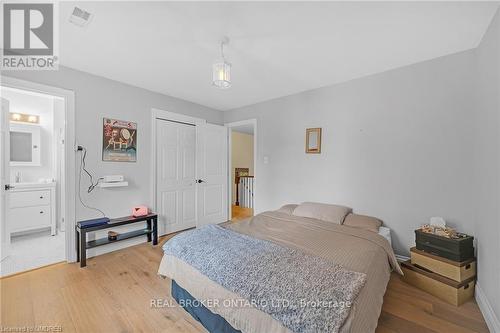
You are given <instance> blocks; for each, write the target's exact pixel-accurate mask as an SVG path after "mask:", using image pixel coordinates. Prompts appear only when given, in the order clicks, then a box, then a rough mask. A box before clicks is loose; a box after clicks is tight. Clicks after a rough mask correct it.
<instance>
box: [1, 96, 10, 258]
mask: <svg viewBox="0 0 500 333" xmlns="http://www.w3.org/2000/svg"><path fill="white" fill-rule="evenodd" d="M9 140H10V132H9V101H7V100H6V99H3V98H2V112H1V113H0V186H1V188H0V243H1V244H0V260H3V259H4V258H5V257H6V256H8V254H9V249H10V234H9V233H8V228H7V188H6V185H8V184H9V182H10V174H9V168H10V165H9V163H10V144H9Z"/></svg>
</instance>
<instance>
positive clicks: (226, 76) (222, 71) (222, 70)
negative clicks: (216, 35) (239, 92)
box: [212, 37, 231, 89]
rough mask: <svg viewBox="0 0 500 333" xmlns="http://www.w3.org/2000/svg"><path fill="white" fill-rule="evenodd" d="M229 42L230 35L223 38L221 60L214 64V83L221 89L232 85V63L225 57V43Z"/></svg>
mask: <svg viewBox="0 0 500 333" xmlns="http://www.w3.org/2000/svg"><path fill="white" fill-rule="evenodd" d="M228 43H229V38H228V37H224V38H222V40H221V42H220V53H221V60H220V61H219V62H216V63H215V64H213V66H212V71H213V73H212V74H213V76H212V82H213V85H214V86H216V87H217V88H220V89H227V88H230V87H231V64H230V63H228V62H227V61H226V58H225V57H224V45H226V44H228Z"/></svg>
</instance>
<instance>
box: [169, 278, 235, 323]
mask: <svg viewBox="0 0 500 333" xmlns="http://www.w3.org/2000/svg"><path fill="white" fill-rule="evenodd" d="M172 297H173V298H174V299H175V301H176V302H177V303H179V304H182V307H183V309H184V310H186V311H187V312H189V314H190V315H191V316H192V317H193V318H194V319H196V320H197V321H199V322H200V323H201V324H202V325H203V326H204V327H205V328H206V329H207V331H209V332H211V333H241V331H238V330H236V329H234V328H233V327H232V326H231V325H230V324H229V323H228V322H227V321H226V320H225V319H224V318H222V317H221V316H220V315H218V314H215V313H213V312H212V311H210V310H209V309H207V308H206V307H205V306H204V305H203V304H200V303H199V302H196V299H195V298H194V297H193V296H191V294H190V293H189V292H187V291H186V290H185V289H183V288H182V287H181V286H179V285H178V284H177V283H176V282H175V280H172ZM193 303H197V304H196V306H193Z"/></svg>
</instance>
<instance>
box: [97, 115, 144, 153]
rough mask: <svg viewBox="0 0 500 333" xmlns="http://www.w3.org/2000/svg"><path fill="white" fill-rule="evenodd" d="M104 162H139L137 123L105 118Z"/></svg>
mask: <svg viewBox="0 0 500 333" xmlns="http://www.w3.org/2000/svg"><path fill="white" fill-rule="evenodd" d="M102 160H103V161H113V162H136V161H137V123H133V122H130V121H123V120H117V119H109V118H104V122H103V132H102Z"/></svg>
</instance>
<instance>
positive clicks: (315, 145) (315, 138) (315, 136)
mask: <svg viewBox="0 0 500 333" xmlns="http://www.w3.org/2000/svg"><path fill="white" fill-rule="evenodd" d="M320 153H321V128H308V129H306V154H320Z"/></svg>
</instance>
